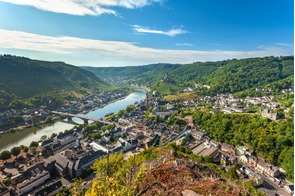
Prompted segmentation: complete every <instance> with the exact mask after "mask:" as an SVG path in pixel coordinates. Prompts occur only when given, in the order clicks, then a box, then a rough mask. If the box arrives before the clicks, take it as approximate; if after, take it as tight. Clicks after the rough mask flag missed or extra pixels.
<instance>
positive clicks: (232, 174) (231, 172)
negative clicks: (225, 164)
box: [227, 167, 239, 179]
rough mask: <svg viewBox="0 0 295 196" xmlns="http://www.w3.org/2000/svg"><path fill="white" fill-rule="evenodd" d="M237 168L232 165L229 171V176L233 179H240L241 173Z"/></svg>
mask: <svg viewBox="0 0 295 196" xmlns="http://www.w3.org/2000/svg"><path fill="white" fill-rule="evenodd" d="M236 170H237V168H236V167H232V168H230V169H229V170H228V171H227V176H228V177H230V178H233V179H239V175H238V173H237V171H236Z"/></svg>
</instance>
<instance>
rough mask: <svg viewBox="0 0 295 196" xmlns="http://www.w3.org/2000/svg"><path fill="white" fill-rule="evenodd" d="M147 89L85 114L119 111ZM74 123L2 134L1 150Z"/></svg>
mask: <svg viewBox="0 0 295 196" xmlns="http://www.w3.org/2000/svg"><path fill="white" fill-rule="evenodd" d="M145 94H146V91H144V90H139V89H138V90H135V91H134V92H133V93H131V94H130V95H128V96H127V97H126V98H124V99H122V100H118V101H116V102H114V103H111V104H109V105H106V106H105V107H103V108H100V109H97V110H94V111H90V112H89V113H87V114H85V116H88V117H91V118H96V119H99V118H103V117H104V116H105V115H106V114H108V113H111V112H113V113H117V112H119V111H120V110H123V109H125V108H126V107H127V106H128V105H130V104H134V103H135V102H139V101H141V100H143V99H144V98H145ZM81 115H82V114H81ZM72 120H73V121H74V122H76V123H78V124H83V123H84V121H83V120H81V119H79V118H73V119H72ZM73 127H74V125H73V124H69V123H67V122H66V121H64V122H56V123H54V124H53V125H51V126H47V127H45V128H39V129H38V128H30V129H26V130H24V131H16V132H14V133H9V134H5V135H1V136H0V151H3V150H10V149H11V148H13V147H14V146H20V145H25V146H29V145H30V144H31V142H32V141H39V140H40V138H41V137H42V136H44V135H46V136H48V137H50V136H51V135H52V133H57V134H58V133H59V132H63V131H65V130H69V129H71V128H73Z"/></svg>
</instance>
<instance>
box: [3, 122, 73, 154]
mask: <svg viewBox="0 0 295 196" xmlns="http://www.w3.org/2000/svg"><path fill="white" fill-rule="evenodd" d="M73 127H74V125H73V124H69V123H66V122H56V123H54V124H53V125H51V126H47V127H44V128H41V129H38V128H30V129H26V130H23V131H16V132H14V133H8V134H5V135H2V137H1V138H0V151H3V150H10V149H11V148H13V147H14V146H20V145H25V146H29V145H30V144H31V142H32V141H39V140H40V138H41V137H42V136H43V135H46V136H47V137H50V136H51V135H52V133H59V132H63V131H65V130H69V129H71V128H73Z"/></svg>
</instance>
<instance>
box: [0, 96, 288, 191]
mask: <svg viewBox="0 0 295 196" xmlns="http://www.w3.org/2000/svg"><path fill="white" fill-rule="evenodd" d="M93 98H94V97H92V98H89V97H87V98H85V99H84V101H86V102H87V100H88V99H93ZM207 98H208V100H209V97H207ZM229 100H231V101H232V104H234V101H233V100H234V98H233V97H231V98H230V99H229ZM220 101H222V99H220V100H219V104H220V103H221V102H220ZM235 101H237V100H235ZM86 102H85V103H86ZM150 106H153V107H154V109H153V110H152V115H153V116H158V117H160V118H162V119H166V118H168V117H169V116H170V115H172V114H175V113H177V112H178V110H176V109H175V108H174V106H173V105H172V104H169V103H167V102H163V101H160V100H159V99H158V98H150V97H147V99H146V100H145V101H144V102H142V103H139V104H137V109H136V110H134V111H132V112H131V113H129V114H126V115H124V116H122V117H121V118H120V119H119V120H118V123H115V126H114V127H112V128H110V129H109V130H106V131H105V132H103V133H102V134H101V138H100V139H96V140H94V139H92V138H91V137H88V136H86V135H85V134H84V132H83V129H79V128H76V129H74V130H71V131H68V132H66V133H63V134H59V135H58V136H56V137H54V138H53V139H48V140H45V141H42V142H40V143H39V147H38V149H37V151H38V152H39V153H37V156H34V157H33V158H28V159H26V158H24V157H23V158H22V159H21V158H20V157H19V158H17V159H16V160H13V163H6V164H4V165H3V166H2V168H1V171H2V172H0V177H1V178H2V179H10V183H11V186H10V187H12V190H11V191H10V192H13V193H15V194H17V195H25V194H31V195H54V194H55V193H57V192H58V191H60V190H62V188H63V182H62V180H61V178H62V177H69V178H71V179H72V178H79V177H83V176H87V175H89V174H90V173H91V172H92V170H91V165H92V164H93V163H94V162H95V160H97V159H99V158H102V157H105V156H108V155H110V154H113V153H119V152H121V151H123V152H124V153H125V155H126V154H130V153H131V154H136V153H139V152H141V151H143V150H144V149H147V148H149V147H151V146H155V145H160V146H162V145H165V144H167V142H169V141H174V140H175V141H176V142H177V143H178V144H181V143H182V142H183V140H184V139H185V138H186V137H184V136H188V137H189V138H190V139H189V140H188V142H187V144H186V145H187V146H188V147H189V148H190V149H191V150H192V152H193V153H194V154H197V155H199V156H203V157H210V158H211V159H212V160H213V161H214V162H216V163H220V164H221V165H223V166H224V167H225V169H226V170H227V169H228V168H231V167H233V166H238V164H239V165H242V167H239V169H238V173H240V175H246V176H248V178H249V179H250V180H252V181H253V182H254V184H255V185H261V184H262V183H263V181H264V180H263V177H262V175H267V176H269V177H271V178H272V179H278V182H280V181H281V178H280V177H281V171H280V170H279V169H278V167H276V166H274V165H271V164H269V163H266V162H264V161H263V160H262V159H259V157H257V156H256V155H255V153H254V152H253V151H251V150H249V149H248V148H246V147H243V146H238V147H233V146H230V145H228V144H224V143H219V142H216V141H214V140H212V139H210V137H209V136H208V134H207V133H206V132H205V131H201V130H200V127H196V126H194V125H193V124H189V125H186V126H185V127H181V126H180V125H174V126H172V127H171V126H168V125H167V124H165V123H158V122H156V121H151V120H146V119H145V118H144V117H145V111H146V109H147V108H149V107H150ZM236 107H238V105H236ZM96 131H99V130H95V131H94V132H96ZM32 160H34V161H32ZM16 168H18V169H16ZM288 187H289V188H290V186H289V185H288ZM291 187H292V186H291ZM1 191H2V192H1ZM4 193H9V192H8V190H7V188H6V187H4V186H3V185H2V184H1V183H0V194H4Z"/></svg>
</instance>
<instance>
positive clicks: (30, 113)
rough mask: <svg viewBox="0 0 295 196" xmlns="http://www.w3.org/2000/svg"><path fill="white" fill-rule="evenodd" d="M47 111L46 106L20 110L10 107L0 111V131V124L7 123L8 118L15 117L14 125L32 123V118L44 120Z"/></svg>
mask: <svg viewBox="0 0 295 196" xmlns="http://www.w3.org/2000/svg"><path fill="white" fill-rule="evenodd" d="M48 114H49V111H48V110H47V109H46V106H41V107H40V108H24V109H22V110H17V109H11V110H6V111H4V112H0V131H1V126H5V125H9V123H10V122H9V119H16V118H17V120H16V121H15V123H17V124H16V125H19V126H22V125H26V124H32V119H33V118H34V119H35V120H36V121H44V120H45V119H46V117H47V116H48ZM14 126H15V125H14Z"/></svg>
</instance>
